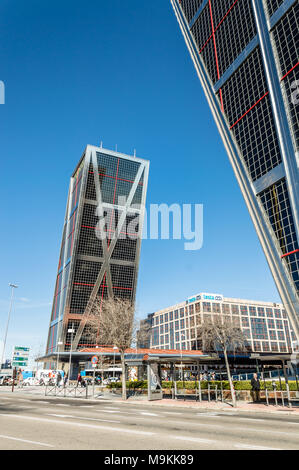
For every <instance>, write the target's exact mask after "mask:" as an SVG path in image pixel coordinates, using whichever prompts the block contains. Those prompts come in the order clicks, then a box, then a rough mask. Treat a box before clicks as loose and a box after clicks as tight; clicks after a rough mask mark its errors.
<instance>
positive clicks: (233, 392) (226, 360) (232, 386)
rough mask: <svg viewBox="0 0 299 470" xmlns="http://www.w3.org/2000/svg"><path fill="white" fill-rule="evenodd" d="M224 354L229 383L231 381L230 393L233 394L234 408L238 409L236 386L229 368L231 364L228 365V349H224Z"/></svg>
mask: <svg viewBox="0 0 299 470" xmlns="http://www.w3.org/2000/svg"><path fill="white" fill-rule="evenodd" d="M223 353H224V359H225V365H226V370H227V377H228V381H229V386H230V391H231V394H232V401H233V407H234V408H236V407H237V401H236V395H235V389H234V384H233V381H232V376H231V373H230V367H229V363H228V358H227V351H226V348H224V350H223Z"/></svg>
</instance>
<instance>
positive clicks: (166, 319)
mask: <svg viewBox="0 0 299 470" xmlns="http://www.w3.org/2000/svg"><path fill="white" fill-rule="evenodd" d="M164 321H165V323H167V322H168V313H165V315H164Z"/></svg>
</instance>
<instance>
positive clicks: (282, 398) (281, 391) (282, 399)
mask: <svg viewBox="0 0 299 470" xmlns="http://www.w3.org/2000/svg"><path fill="white" fill-rule="evenodd" d="M280 393H281V401H282V406H284V397H283V390H280Z"/></svg>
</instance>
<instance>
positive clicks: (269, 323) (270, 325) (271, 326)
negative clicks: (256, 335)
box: [268, 319, 275, 330]
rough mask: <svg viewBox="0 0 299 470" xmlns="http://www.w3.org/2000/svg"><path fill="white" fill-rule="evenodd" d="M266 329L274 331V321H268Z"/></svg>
mask: <svg viewBox="0 0 299 470" xmlns="http://www.w3.org/2000/svg"><path fill="white" fill-rule="evenodd" d="M268 328H271V329H272V330H275V322H274V320H271V319H270V320H268Z"/></svg>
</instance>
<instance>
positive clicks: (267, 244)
mask: <svg viewBox="0 0 299 470" xmlns="http://www.w3.org/2000/svg"><path fill="white" fill-rule="evenodd" d="M171 3H172V6H173V9H174V11H175V14H176V17H177V20H178V22H179V25H180V28H181V30H182V33H183V36H184V39H185V41H186V44H187V46H188V49H189V52H190V54H191V57H192V60H193V62H194V65H195V68H196V71H197V73H198V76H199V78H200V81H201V84H202V86H203V89H204V92H205V94H206V97H207V99H208V102H209V105H210V107H211V111H212V113H213V115H214V118H215V121H216V123H217V126H218V129H219V132H220V134H221V137H222V140H223V142H224V145H225V147H226V150H227V153H228V156H229V159H230V162H231V164H232V167H233V170H234V173H235V176H236V178H237V180H238V183H239V185H240V188H241V191H242V194H243V196H244V199H245V201H246V204H247V207H248V210H249V212H250V215H251V218H252V220H253V223H254V226H255V228H256V231H257V234H258V236H259V239H260V242H261V244H262V247H263V250H264V253H265V255H266V258H267V261H268V264H269V266H270V269H271V271H272V274H273V277H274V280H275V283H276V285H277V288H278V291H279V294H280V296H281V299H282V301H283V303H284V305H285V308H286V310H287V312H288V314H289V318H290V320H291V322H292V325H293V328H294V331H295V332H296V335H297V338H299V243H298V240H299V177H298V166H299V116H298V109H299V108H298V107H299V67H298V65H299V62H298V48H299V37H298V31H299V24H298V20H299V2H298V0H171Z"/></svg>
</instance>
